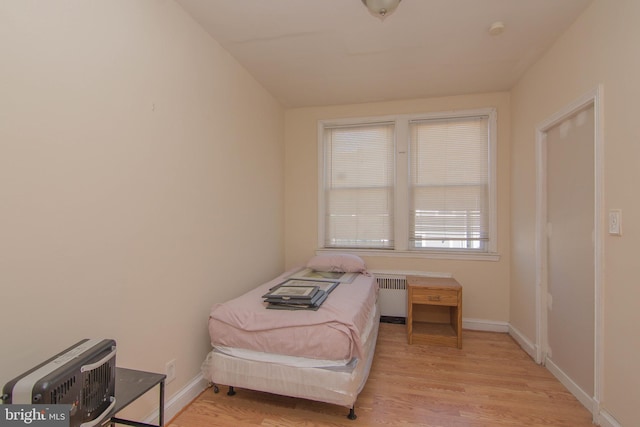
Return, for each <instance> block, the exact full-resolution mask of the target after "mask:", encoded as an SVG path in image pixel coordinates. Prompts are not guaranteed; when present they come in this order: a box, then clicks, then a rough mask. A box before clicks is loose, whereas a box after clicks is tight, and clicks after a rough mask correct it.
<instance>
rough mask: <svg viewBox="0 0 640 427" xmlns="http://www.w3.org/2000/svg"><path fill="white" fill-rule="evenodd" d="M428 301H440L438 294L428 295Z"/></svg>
mask: <svg viewBox="0 0 640 427" xmlns="http://www.w3.org/2000/svg"><path fill="white" fill-rule="evenodd" d="M429 301H440V295H429Z"/></svg>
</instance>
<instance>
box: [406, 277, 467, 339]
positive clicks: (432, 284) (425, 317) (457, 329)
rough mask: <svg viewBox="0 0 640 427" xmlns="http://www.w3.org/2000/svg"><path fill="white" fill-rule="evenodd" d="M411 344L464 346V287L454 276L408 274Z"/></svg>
mask: <svg viewBox="0 0 640 427" xmlns="http://www.w3.org/2000/svg"><path fill="white" fill-rule="evenodd" d="M407 338H408V339H409V344H431V345H441V346H446V347H457V348H462V286H461V285H460V283H458V282H457V281H456V280H455V279H453V278H441V277H421V276H407Z"/></svg>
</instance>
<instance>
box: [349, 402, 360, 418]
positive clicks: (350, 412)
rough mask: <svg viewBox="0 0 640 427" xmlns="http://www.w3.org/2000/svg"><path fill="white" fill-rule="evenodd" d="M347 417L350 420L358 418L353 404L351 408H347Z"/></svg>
mask: <svg viewBox="0 0 640 427" xmlns="http://www.w3.org/2000/svg"><path fill="white" fill-rule="evenodd" d="M347 418H349V419H350V420H355V419H356V418H358V416H357V415H356V410H355V405H354V406H352V407H351V409H349V415H347Z"/></svg>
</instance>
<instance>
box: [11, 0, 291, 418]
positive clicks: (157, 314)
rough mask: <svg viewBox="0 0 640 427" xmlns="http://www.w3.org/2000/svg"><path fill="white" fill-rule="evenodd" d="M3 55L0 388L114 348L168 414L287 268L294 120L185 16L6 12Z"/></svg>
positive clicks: (77, 2) (32, 9) (77, 10)
mask: <svg viewBox="0 0 640 427" xmlns="http://www.w3.org/2000/svg"><path fill="white" fill-rule="evenodd" d="M0 52H2V54H1V55H0V94H1V95H0V236H1V237H0V313H1V314H2V327H1V328H0V385H3V384H4V383H6V382H7V381H9V380H10V379H11V378H13V377H14V376H17V375H19V374H20V373H22V372H23V371H25V370H26V369H28V368H30V367H32V366H34V365H35V364H37V363H39V362H41V361H43V360H45V359H46V358H48V357H50V356H52V355H53V354H55V353H57V352H59V351H61V350H63V349H64V348H66V347H68V346H70V345H72V344H73V343H75V342H77V341H78V340H80V339H82V338H85V337H96V338H97V337H109V338H115V339H116V340H117V343H118V354H117V364H118V365H119V366H125V367H130V368H138V369H144V370H151V371H159V372H163V371H164V369H165V363H166V362H167V361H169V360H171V359H175V360H176V367H177V378H176V380H175V381H174V382H172V383H171V384H169V385H168V388H167V398H170V397H171V396H172V395H174V394H175V393H176V392H177V391H178V390H180V389H181V388H182V387H184V386H185V385H186V384H187V383H188V382H189V381H190V380H192V379H193V378H195V377H196V376H197V375H198V374H199V372H200V364H201V363H202V361H203V359H204V357H205V355H206V353H207V351H208V350H209V347H210V345H209V341H208V334H207V317H208V312H209V308H210V306H211V305H212V304H213V303H215V302H221V301H223V300H226V299H228V298H230V297H232V296H235V295H238V294H240V293H241V292H244V291H245V290H247V289H250V288H253V287H254V286H255V285H257V284H258V283H260V282H262V281H263V280H265V279H269V278H272V277H273V276H275V275H276V274H278V273H280V272H281V271H282V269H283V267H284V241H283V239H284V238H283V236H284V230H283V224H284V222H283V221H284V214H283V204H284V184H283V179H284V174H283V166H284V165H283V162H284V160H283V159H284V143H283V139H284V112H283V109H282V108H281V107H280V106H279V104H278V103H277V102H276V101H275V100H274V98H273V97H272V96H271V95H269V94H268V93H267V92H266V91H265V90H264V89H263V88H262V87H261V86H259V85H258V84H257V83H256V81H255V80H254V79H253V78H252V77H251V76H250V75H248V74H247V73H246V71H245V70H244V69H243V68H241V67H240V66H239V65H238V64H237V63H236V62H235V61H234V60H233V59H231V57H230V56H229V55H228V54H227V53H226V52H225V51H223V50H222V49H221V48H220V46H219V45H218V44H217V43H216V42H215V41H213V40H212V39H211V38H210V37H209V36H208V35H206V34H205V33H204V31H203V30H202V29H201V28H200V27H199V26H198V25H197V24H195V23H194V22H193V21H192V19H191V18H190V17H189V16H188V15H186V13H185V12H184V11H183V10H182V9H181V8H180V7H179V6H178V5H176V4H175V3H174V2H173V1H170V0H136V1H130V0H109V1H106V0H105V1H91V2H87V1H83V0H56V1H42V2H31V1H23V0H3V1H2V2H0ZM258 215H260V217H259V218H258V217H257V216H258ZM153 407H157V397H155V396H152V395H149V396H148V398H147V399H146V400H144V401H143V402H141V403H140V404H138V406H137V408H134V409H133V412H137V413H138V415H147V414H148V413H149V412H150V411H151V409H152V408H153Z"/></svg>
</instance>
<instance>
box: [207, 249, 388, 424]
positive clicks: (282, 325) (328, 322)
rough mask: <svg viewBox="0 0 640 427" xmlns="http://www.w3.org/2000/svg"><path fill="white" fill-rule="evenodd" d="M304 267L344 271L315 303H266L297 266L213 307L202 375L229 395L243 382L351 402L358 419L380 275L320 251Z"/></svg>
mask: <svg viewBox="0 0 640 427" xmlns="http://www.w3.org/2000/svg"><path fill="white" fill-rule="evenodd" d="M304 271H307V272H308V271H311V272H313V271H321V272H339V273H338V274H336V276H341V277H340V278H338V279H337V280H336V281H339V282H340V283H339V285H338V286H336V287H335V288H334V289H333V290H332V291H331V293H330V294H329V296H328V298H327V299H326V300H325V301H324V302H323V303H322V305H321V306H320V307H319V308H318V309H317V310H271V309H267V303H266V302H264V300H263V298H262V296H263V295H264V294H266V293H267V292H268V291H269V289H272V288H273V287H274V286H277V285H278V284H280V283H283V282H284V281H286V280H287V279H288V278H291V277H299V274H300V272H299V271H298V270H292V271H288V272H286V273H284V274H282V275H280V276H278V277H276V278H275V279H273V280H271V281H269V282H267V283H264V284H262V285H260V286H258V287H257V288H255V289H253V290H251V291H249V292H247V293H245V294H244V295H242V296H240V297H238V298H235V299H233V300H230V301H228V302H225V303H222V304H215V305H214V306H213V307H212V309H211V313H210V316H209V335H210V338H211V344H212V346H213V349H212V350H211V352H210V353H209V354H208V355H207V358H206V360H205V361H204V363H203V365H202V372H203V375H204V377H205V378H206V379H208V380H209V381H211V382H212V383H213V384H214V390H216V391H217V390H218V387H217V386H218V385H219V384H224V385H228V386H229V393H228V394H234V387H241V388H247V389H251V390H257V391H264V392H269V393H274V394H280V395H284V396H291V397H297V398H304V399H310V400H316V401H320V402H326V403H330V404H335V405H340V406H345V407H347V408H349V409H350V411H349V415H348V417H349V418H351V419H355V418H356V415H355V409H354V405H355V402H356V399H357V397H358V394H359V393H360V391H361V390H362V388H363V387H364V384H365V382H366V380H367V378H368V376H369V371H370V368H371V363H372V361H373V354H374V350H375V345H376V340H377V336H378V326H379V319H380V311H379V305H378V285H377V282H376V280H375V278H374V277H372V276H371V275H369V274H367V273H366V270H365V266H364V262H362V260H361V259H360V258H358V257H355V256H352V255H321V256H317V257H314V258H313V259H312V260H311V261H310V262H309V263H308V264H307V269H306V270H304ZM343 272H344V273H353V274H340V273H343ZM296 274H297V276H296ZM328 276H330V274H329V275H328ZM319 277H321V276H319ZM320 280H335V279H320Z"/></svg>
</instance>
